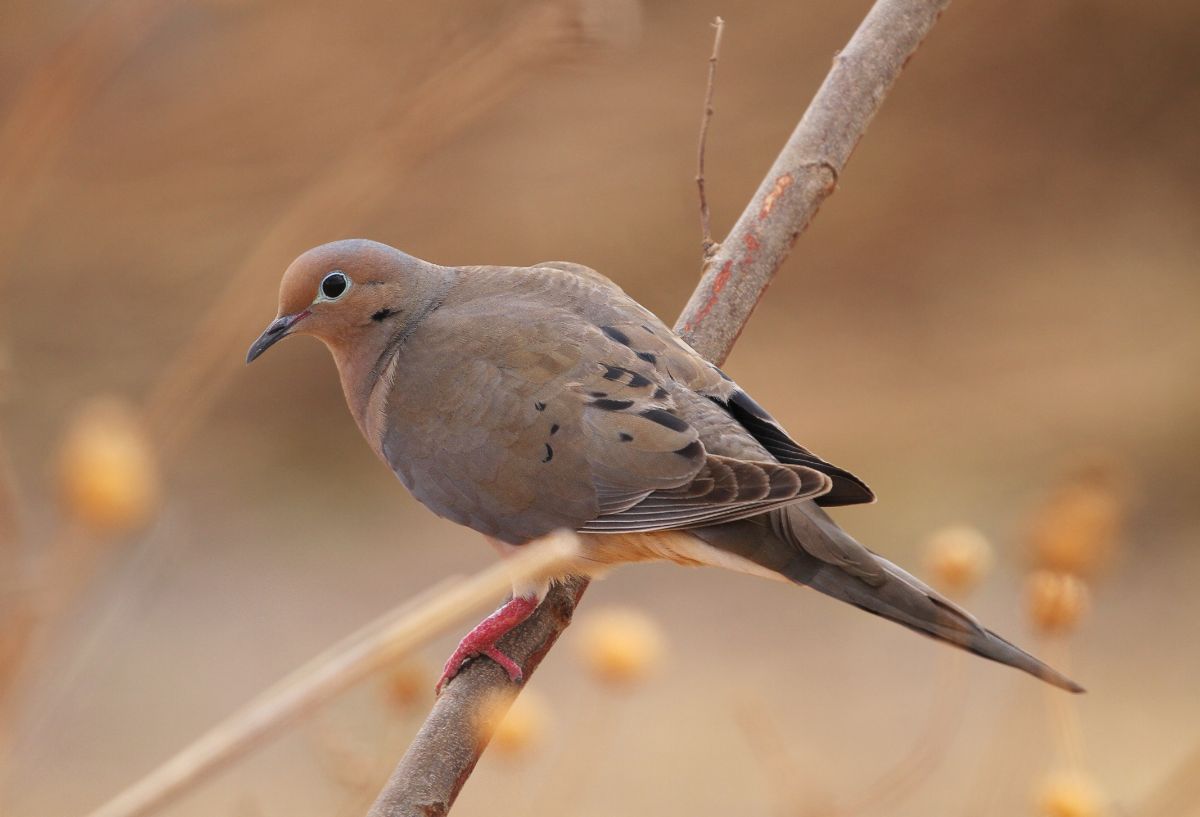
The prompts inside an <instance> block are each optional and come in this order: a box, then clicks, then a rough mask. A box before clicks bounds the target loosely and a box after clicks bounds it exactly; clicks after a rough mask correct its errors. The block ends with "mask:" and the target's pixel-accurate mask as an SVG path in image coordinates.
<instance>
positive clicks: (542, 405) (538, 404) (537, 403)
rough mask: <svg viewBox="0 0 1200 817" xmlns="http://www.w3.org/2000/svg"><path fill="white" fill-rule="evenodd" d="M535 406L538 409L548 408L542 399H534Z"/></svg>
mask: <svg viewBox="0 0 1200 817" xmlns="http://www.w3.org/2000/svg"><path fill="white" fill-rule="evenodd" d="M533 407H534V408H535V409H537V410H538V411H545V410H546V404H545V403H543V402H542V401H541V400H534V401H533Z"/></svg>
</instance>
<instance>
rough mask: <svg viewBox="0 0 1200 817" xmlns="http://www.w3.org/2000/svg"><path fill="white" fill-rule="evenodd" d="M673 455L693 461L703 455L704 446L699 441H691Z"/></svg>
mask: <svg viewBox="0 0 1200 817" xmlns="http://www.w3.org/2000/svg"><path fill="white" fill-rule="evenodd" d="M675 453H676V454H678V455H679V456H681V457H686V458H687V459H689V460H694V459H696V458H697V457H700V456H703V455H704V446H703V445H702V444H701V443H700V441H699V440H692V441H691V442H690V443H688V444H687V445H685V446H684V447H683V448H678V449H676V450H675Z"/></svg>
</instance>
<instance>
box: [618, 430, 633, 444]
mask: <svg viewBox="0 0 1200 817" xmlns="http://www.w3.org/2000/svg"><path fill="white" fill-rule="evenodd" d="M617 439H619V440H620V441H621V442H623V443H631V442H633V435H632V434H627V433H625V432H624V431H622V432H621V433H620V434H618V435H617Z"/></svg>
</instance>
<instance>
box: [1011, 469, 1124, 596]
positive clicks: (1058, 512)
mask: <svg viewBox="0 0 1200 817" xmlns="http://www.w3.org/2000/svg"><path fill="white" fill-rule="evenodd" d="M1125 505H1126V502H1125V497H1124V492H1123V491H1122V490H1121V489H1120V486H1119V480H1118V479H1117V478H1116V475H1115V474H1114V472H1113V469H1111V468H1105V467H1101V466H1094V467H1090V468H1087V469H1083V470H1081V471H1079V472H1077V473H1075V474H1073V475H1071V476H1070V477H1068V478H1067V479H1066V480H1065V481H1064V482H1063V484H1062V485H1060V486H1059V487H1058V488H1057V489H1056V490H1055V491H1054V492H1053V494H1052V495H1051V496H1050V497H1049V499H1047V501H1046V502H1045V504H1044V505H1043V506H1042V507H1041V508H1040V509H1039V510H1038V511H1037V512H1036V513H1035V514H1034V517H1033V520H1032V523H1031V525H1030V528H1029V547H1030V551H1031V554H1032V558H1033V561H1034V564H1035V565H1036V566H1037V567H1041V568H1046V569H1048V570H1056V571H1060V572H1064V573H1074V574H1076V575H1078V576H1083V577H1085V578H1089V577H1092V576H1095V575H1096V574H1097V573H1099V572H1100V571H1101V570H1103V568H1104V567H1105V566H1106V565H1107V564H1108V563H1109V562H1110V561H1111V560H1112V556H1113V553H1114V552H1115V550H1116V545H1117V540H1118V538H1119V537H1120V533H1121V526H1122V524H1123V522H1124V517H1125Z"/></svg>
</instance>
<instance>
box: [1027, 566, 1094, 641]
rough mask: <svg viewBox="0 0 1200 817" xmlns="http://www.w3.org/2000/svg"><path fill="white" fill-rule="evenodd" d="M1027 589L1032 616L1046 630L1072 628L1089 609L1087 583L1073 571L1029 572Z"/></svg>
mask: <svg viewBox="0 0 1200 817" xmlns="http://www.w3.org/2000/svg"><path fill="white" fill-rule="evenodd" d="M1027 592H1028V600H1029V616H1030V618H1031V619H1033V623H1034V626H1036V627H1037V629H1038V630H1040V631H1041V632H1043V633H1046V634H1059V633H1067V632H1070V631H1071V630H1073V629H1075V627H1076V626H1077V625H1078V624H1079V620H1080V619H1081V618H1082V617H1083V615H1084V614H1085V613H1086V612H1087V609H1088V590H1087V585H1085V584H1084V583H1083V582H1082V581H1081V580H1080V579H1079V578H1078V577H1076V576H1072V575H1071V574H1070V573H1055V572H1054V571H1051V570H1038V571H1035V572H1033V573H1031V574H1030V576H1029V581H1028V586H1027Z"/></svg>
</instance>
